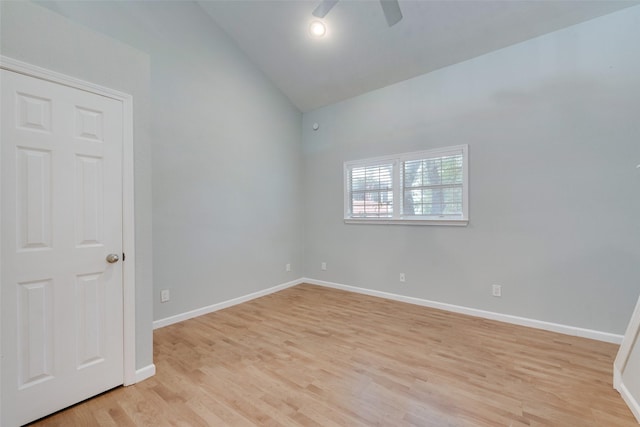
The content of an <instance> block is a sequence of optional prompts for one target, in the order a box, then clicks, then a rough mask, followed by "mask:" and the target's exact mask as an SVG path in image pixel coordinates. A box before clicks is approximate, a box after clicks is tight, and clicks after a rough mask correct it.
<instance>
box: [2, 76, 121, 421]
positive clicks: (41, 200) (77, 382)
mask: <svg viewBox="0 0 640 427" xmlns="http://www.w3.org/2000/svg"><path fill="white" fill-rule="evenodd" d="M1 136H2V284H1V286H2V289H1V291H2V298H1V301H2V315H1V316H2V339H3V361H2V400H3V402H2V412H3V415H2V416H3V418H4V419H9V420H11V424H24V423H27V422H29V421H32V420H34V419H37V418H40V417H42V416H45V415H47V414H49V413H52V412H55V411H57V410H59V409H62V408H64V407H66V406H69V405H72V404H74V403H76V402H79V401H81V400H84V399H86V398H88V397H91V396H93V395H95V394H98V393H101V392H103V391H105V390H108V389H110V388H113V387H115V386H117V385H119V384H122V382H123V307H122V263H121V262H116V263H113V264H110V263H107V262H106V260H105V258H106V256H107V255H108V254H109V253H116V254H118V255H121V254H122V144H123V106H122V102H120V101H117V100H114V99H111V98H108V97H104V96H100V95H96V94H93V93H90V92H86V91H82V90H78V89H74V88H70V87H67V86H63V85H60V84H56V83H51V82H48V81H45V80H40V79H36V78H32V77H27V76H24V75H22V74H18V73H14V72H11V71H6V70H2V135H1ZM7 411H8V412H9V414H10V415H7ZM14 421H15V422H14Z"/></svg>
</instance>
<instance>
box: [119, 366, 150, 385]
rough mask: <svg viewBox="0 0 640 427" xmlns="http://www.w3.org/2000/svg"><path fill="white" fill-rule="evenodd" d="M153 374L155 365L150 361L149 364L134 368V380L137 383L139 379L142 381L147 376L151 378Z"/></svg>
mask: <svg viewBox="0 0 640 427" xmlns="http://www.w3.org/2000/svg"><path fill="white" fill-rule="evenodd" d="M155 374H156V365H154V364H153V363H152V364H151V365H147V366H145V367H144V368H140V369H138V370H136V376H135V382H137V383H139V382H140V381H144V380H146V379H147V378H151V377H152V376H154V375H155ZM125 385H126V384H125Z"/></svg>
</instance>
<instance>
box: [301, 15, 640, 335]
mask: <svg viewBox="0 0 640 427" xmlns="http://www.w3.org/2000/svg"><path fill="white" fill-rule="evenodd" d="M639 40H640V7H633V8H629V9H626V10H624V11H621V12H618V13H614V14H611V15H607V16H605V17H602V18H599V19H596V20H593V21H589V22H586V23H583V24H580V25H576V26H574V27H570V28H567V29H565V30H561V31H558V32H555V33H551V34H548V35H546V36H543V37H539V38H536V39H533V40H530V41H527V42H524V43H520V44H517V45H514V46H511V47H508V48H505V49H502V50H499V51H496V52H493V53H490V54H487V55H483V56H481V57H478V58H475V59H472V60H469V61H466V62H463V63H460V64H456V65H453V66H450V67H447V68H444V69H441V70H438V71H435V72H432V73H429V74H426V75H423V76H420V77H417V78H414V79H412V80H408V81H405V82H402V83H399V84H395V85H392V86H389V87H387V88H383V89H380V90H377V91H374V92H370V93H367V94H365V95H362V96H359V97H356V98H353V99H350V100H347V101H344V102H341V103H338V104H335V105H331V106H328V107H325V108H321V109H318V110H315V111H312V112H309V113H305V114H304V117H303V145H304V147H303V150H304V166H305V167H304V181H305V194H306V200H305V212H304V216H305V220H306V221H307V227H306V228H305V274H306V276H307V277H312V278H315V279H320V280H327V281H331V282H337V283H342V284H346V285H353V286H359V287H364V288H369V289H374V290H380V291H386V292H392V293H397V294H402V295H407V296H412V297H418V298H424V299H428V300H434V301H438V302H445V303H450V304H456V305H462V306H467V307H473V308H477V309H483V310H489V311H494V312H498V313H504V314H512V315H517V316H523V317H527V318H533V319H538V320H543V321H549V322H557V323H560V324H565V325H572V326H577V327H584V328H589V329H595V330H599V331H604V332H611V333H617V334H622V333H624V330H625V327H626V324H627V321H628V319H629V316H630V314H631V311H632V309H633V304H634V303H635V299H636V297H637V289H638V283H639V279H640V245H639V244H638V242H640V221H638V220H639V219H640V197H639V195H640V170H637V169H636V168H635V166H636V165H637V164H638V163H640V119H639V116H638V112H639V111H640V78H639V76H640V42H639ZM314 122H317V123H319V125H320V129H319V130H318V131H315V132H314V131H313V130H312V129H311V126H312V124H313V123H314ZM457 144H469V153H470V154H469V159H470V223H469V225H468V226H467V227H443V226H402V225H351V224H349V225H347V224H344V223H343V220H342V218H343V176H342V174H343V172H342V165H343V162H344V161H346V160H355V159H362V158H367V157H373V156H380V155H387V154H393V153H402V152H408V151H415V150H422V149H428V148H434V147H443V146H449V145H457ZM323 261H325V262H327V263H328V269H327V271H321V270H320V263H321V262H323ZM400 272H404V273H406V280H407V281H406V283H404V284H400V282H399V280H398V276H399V273H400ZM493 283H496V284H501V285H502V286H503V296H502V298H495V297H492V296H491V284H493Z"/></svg>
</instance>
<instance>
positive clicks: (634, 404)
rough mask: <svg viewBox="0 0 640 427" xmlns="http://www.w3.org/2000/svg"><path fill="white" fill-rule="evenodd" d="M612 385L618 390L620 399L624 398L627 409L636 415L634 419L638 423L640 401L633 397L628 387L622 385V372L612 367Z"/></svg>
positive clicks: (639, 421) (639, 420)
mask: <svg viewBox="0 0 640 427" xmlns="http://www.w3.org/2000/svg"><path fill="white" fill-rule="evenodd" d="M613 387H614V388H615V389H616V390H618V392H619V393H620V396H622V399H624V401H625V403H626V404H627V406H628V407H629V409H631V412H632V413H633V416H634V417H636V420H637V421H638V423H640V402H638V401H637V400H636V399H635V397H633V394H631V392H630V391H629V389H627V387H626V386H625V385H624V382H623V381H622V374H621V373H620V371H618V369H617V368H614V369H613Z"/></svg>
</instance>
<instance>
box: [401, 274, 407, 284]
mask: <svg viewBox="0 0 640 427" xmlns="http://www.w3.org/2000/svg"><path fill="white" fill-rule="evenodd" d="M400 281H401V282H402V283H404V282H405V281H406V277H404V273H400Z"/></svg>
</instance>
